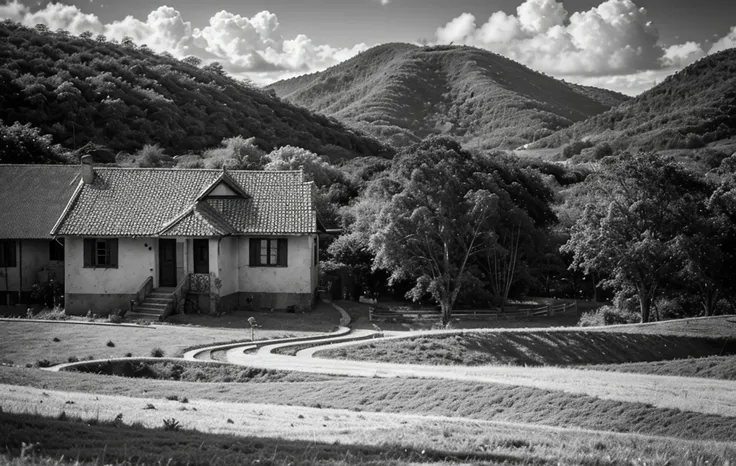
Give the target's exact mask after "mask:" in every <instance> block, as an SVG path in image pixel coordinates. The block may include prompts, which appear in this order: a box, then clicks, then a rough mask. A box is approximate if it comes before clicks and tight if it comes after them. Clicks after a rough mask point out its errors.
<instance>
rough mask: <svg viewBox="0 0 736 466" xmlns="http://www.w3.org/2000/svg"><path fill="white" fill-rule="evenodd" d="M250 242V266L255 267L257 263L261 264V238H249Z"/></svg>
mask: <svg viewBox="0 0 736 466" xmlns="http://www.w3.org/2000/svg"><path fill="white" fill-rule="evenodd" d="M248 244H249V245H250V266H251V267H253V266H256V265H260V261H259V260H258V259H259V258H260V257H261V256H260V248H261V240H258V239H255V238H250V239H249V240H248Z"/></svg>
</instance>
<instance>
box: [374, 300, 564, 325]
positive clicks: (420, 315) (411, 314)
mask: <svg viewBox="0 0 736 466" xmlns="http://www.w3.org/2000/svg"><path fill="white" fill-rule="evenodd" d="M577 310H578V304H577V302H571V303H568V302H563V303H558V304H551V303H550V304H542V305H538V306H528V307H523V306H513V307H510V308H506V309H504V310H503V311H501V309H462V310H457V311H453V312H452V316H453V317H458V318H462V319H470V320H473V319H477V320H494V319H495V320H501V319H531V318H533V317H546V316H555V315H559V314H565V313H569V312H572V311H575V313H577ZM439 317H440V311H438V310H436V309H411V308H403V307H394V308H380V307H373V306H371V307H370V308H369V309H368V319H369V320H370V321H371V322H391V321H411V320H421V319H439Z"/></svg>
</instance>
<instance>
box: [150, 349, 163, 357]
mask: <svg viewBox="0 0 736 466" xmlns="http://www.w3.org/2000/svg"><path fill="white" fill-rule="evenodd" d="M164 354H165V353H164V350H162V349H161V348H154V349H152V350H151V356H152V357H154V358H163V357H164Z"/></svg>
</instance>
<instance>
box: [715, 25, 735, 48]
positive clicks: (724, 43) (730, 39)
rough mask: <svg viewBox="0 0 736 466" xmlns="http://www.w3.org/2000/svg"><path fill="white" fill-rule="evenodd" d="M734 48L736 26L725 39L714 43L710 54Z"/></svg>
mask: <svg viewBox="0 0 736 466" xmlns="http://www.w3.org/2000/svg"><path fill="white" fill-rule="evenodd" d="M733 47H736V26H734V27H732V28H731V30H730V31H729V32H728V34H726V35H725V36H724V37H722V38H720V39H718V40H717V41H716V42H715V43H713V45H712V46H711V48H710V50H709V51H708V53H709V54H711V53H716V52H720V51H721V50H726V49H730V48H733Z"/></svg>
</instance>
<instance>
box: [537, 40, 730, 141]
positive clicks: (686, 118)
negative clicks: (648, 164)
mask: <svg viewBox="0 0 736 466" xmlns="http://www.w3.org/2000/svg"><path fill="white" fill-rule="evenodd" d="M735 84H736V49H729V50H724V51H722V52H719V53H715V54H712V55H709V56H707V57H705V58H703V59H702V60H700V61H698V62H696V63H694V64H692V65H690V66H688V67H687V68H685V69H684V70H682V71H680V72H678V73H676V74H674V75H672V76H669V77H667V79H665V80H664V81H663V82H662V83H660V84H658V85H657V86H655V87H653V88H652V89H650V90H648V91H646V92H644V93H643V94H641V95H639V96H637V97H636V98H634V99H633V100H631V101H629V102H627V103H626V104H624V105H620V106H617V107H614V108H612V109H610V110H608V111H606V112H604V113H600V114H598V115H595V116H592V117H591V118H589V119H587V120H585V121H582V122H579V123H576V124H574V125H572V126H570V127H568V128H564V129H561V130H560V131H558V132H556V133H554V134H552V135H550V136H548V137H546V138H544V139H542V140H541V141H538V142H537V143H536V144H535V146H534V147H560V146H562V145H564V144H568V143H570V142H572V141H575V140H580V139H585V138H594V139H595V140H596V141H597V142H607V143H609V144H611V146H613V148H614V149H629V150H635V149H636V148H639V149H643V150H663V149H678V148H682V149H694V148H698V147H701V146H703V145H704V144H708V143H711V142H714V141H718V140H721V139H726V138H729V137H731V136H734V135H736V124H734V123H735V122H736V90H735V87H734V86H735Z"/></svg>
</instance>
